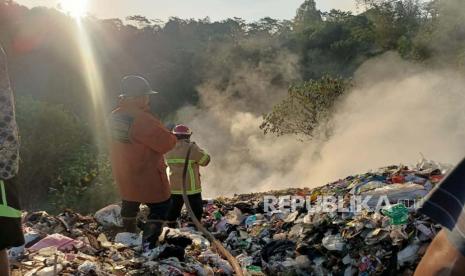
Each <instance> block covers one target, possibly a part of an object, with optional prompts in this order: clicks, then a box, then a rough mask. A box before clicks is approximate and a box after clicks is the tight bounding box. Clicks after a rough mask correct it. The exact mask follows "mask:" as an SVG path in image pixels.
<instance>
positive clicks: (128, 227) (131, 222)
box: [123, 218, 137, 233]
mask: <svg viewBox="0 0 465 276" xmlns="http://www.w3.org/2000/svg"><path fill="white" fill-rule="evenodd" d="M123 231H124V232H129V233H137V222H136V218H123Z"/></svg>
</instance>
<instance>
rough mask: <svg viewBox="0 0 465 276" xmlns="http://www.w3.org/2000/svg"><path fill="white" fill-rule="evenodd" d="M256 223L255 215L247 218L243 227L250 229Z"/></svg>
mask: <svg viewBox="0 0 465 276" xmlns="http://www.w3.org/2000/svg"><path fill="white" fill-rule="evenodd" d="M256 221H257V216H256V215H251V216H248V217H247V218H246V219H245V227H251V226H252V225H253V224H254V223H255V222H256Z"/></svg>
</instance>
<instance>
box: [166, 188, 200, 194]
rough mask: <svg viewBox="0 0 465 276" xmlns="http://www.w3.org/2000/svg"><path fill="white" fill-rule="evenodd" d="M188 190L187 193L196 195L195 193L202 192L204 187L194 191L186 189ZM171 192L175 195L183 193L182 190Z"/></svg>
mask: <svg viewBox="0 0 465 276" xmlns="http://www.w3.org/2000/svg"><path fill="white" fill-rule="evenodd" d="M186 192H187V195H195V194H199V193H201V192H202V189H197V190H193V191H186ZM171 194H173V195H182V191H178V190H173V191H171Z"/></svg>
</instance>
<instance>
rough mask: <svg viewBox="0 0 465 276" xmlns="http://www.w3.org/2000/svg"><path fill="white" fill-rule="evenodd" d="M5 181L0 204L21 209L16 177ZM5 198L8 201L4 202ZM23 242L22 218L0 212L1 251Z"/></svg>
mask: <svg viewBox="0 0 465 276" xmlns="http://www.w3.org/2000/svg"><path fill="white" fill-rule="evenodd" d="M3 182H4V183H3V188H4V191H0V204H5V203H6V205H8V206H9V207H12V208H15V209H17V210H19V209H21V208H20V204H19V196H18V190H17V189H18V186H17V183H16V178H13V179H8V180H3ZM3 192H5V193H3ZM3 198H5V199H6V202H3ZM23 244H24V236H23V230H22V225H21V218H10V217H2V216H1V214H0V251H1V250H3V249H7V248H10V247H16V246H20V245H23Z"/></svg>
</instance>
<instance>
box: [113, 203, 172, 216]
mask: <svg viewBox="0 0 465 276" xmlns="http://www.w3.org/2000/svg"><path fill="white" fill-rule="evenodd" d="M140 205H141V203H140V202H133V201H126V200H123V202H122V206H121V216H122V217H123V218H135V217H137V214H138V213H139V206H140ZM146 205H147V206H148V207H149V209H150V213H149V216H148V218H147V219H149V220H166V214H167V213H168V210H169V209H170V205H171V199H168V200H167V201H164V202H160V203H148V204H146Z"/></svg>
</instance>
